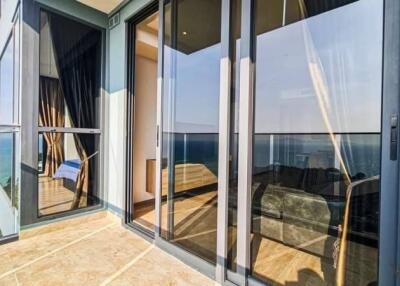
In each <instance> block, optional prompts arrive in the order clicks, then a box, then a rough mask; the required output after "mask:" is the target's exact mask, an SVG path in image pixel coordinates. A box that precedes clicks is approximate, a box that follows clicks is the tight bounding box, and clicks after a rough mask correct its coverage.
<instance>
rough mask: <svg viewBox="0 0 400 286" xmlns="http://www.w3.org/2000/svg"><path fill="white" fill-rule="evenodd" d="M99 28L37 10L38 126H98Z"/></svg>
mask: <svg viewBox="0 0 400 286" xmlns="http://www.w3.org/2000/svg"><path fill="white" fill-rule="evenodd" d="M101 70H102V69H101V32H100V31H99V30H96V29H94V28H92V27H90V26H87V25H84V24H81V23H78V22H76V21H73V20H70V19H68V18H65V17H62V16H59V15H57V14H53V13H50V12H41V30H40V81H39V84H40V93H39V95H40V102H39V111H40V117H39V126H43V127H67V128H68V127H74V128H99V126H100V125H99V122H100V120H99V110H100V77H101Z"/></svg>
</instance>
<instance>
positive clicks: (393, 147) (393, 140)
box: [390, 114, 399, 161]
mask: <svg viewBox="0 0 400 286" xmlns="http://www.w3.org/2000/svg"><path fill="white" fill-rule="evenodd" d="M398 126H399V119H398V116H397V114H393V115H392V117H391V118H390V160H392V161H396V160H397V141H398Z"/></svg>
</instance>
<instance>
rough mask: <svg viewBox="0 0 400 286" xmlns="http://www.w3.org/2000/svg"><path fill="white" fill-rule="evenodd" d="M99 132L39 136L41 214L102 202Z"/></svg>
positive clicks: (47, 133) (44, 134)
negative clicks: (100, 195)
mask: <svg viewBox="0 0 400 286" xmlns="http://www.w3.org/2000/svg"><path fill="white" fill-rule="evenodd" d="M99 140H100V136H99V135H93V134H73V133H50V132H45V133H42V134H41V135H40V136H39V152H38V154H39V160H38V161H39V164H38V170H39V173H40V174H39V181H38V183H39V187H38V190H39V206H38V208H39V216H43V215H49V214H54V213H60V212H65V211H69V210H73V209H78V208H84V207H89V206H94V205H97V204H98V203H99V185H98V182H99V178H98V176H99V175H98V174H99V163H100V154H99Z"/></svg>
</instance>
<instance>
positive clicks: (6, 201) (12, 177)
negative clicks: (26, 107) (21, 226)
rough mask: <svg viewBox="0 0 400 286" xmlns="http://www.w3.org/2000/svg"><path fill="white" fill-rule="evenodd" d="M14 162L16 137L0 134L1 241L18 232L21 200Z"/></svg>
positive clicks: (10, 134) (9, 134)
mask: <svg viewBox="0 0 400 286" xmlns="http://www.w3.org/2000/svg"><path fill="white" fill-rule="evenodd" d="M14 160H15V135H14V134H13V133H1V132H0V239H1V238H2V237H3V236H8V235H11V234H15V233H16V232H17V228H16V227H17V224H16V222H17V217H18V201H19V198H18V185H17V179H16V173H15V163H14Z"/></svg>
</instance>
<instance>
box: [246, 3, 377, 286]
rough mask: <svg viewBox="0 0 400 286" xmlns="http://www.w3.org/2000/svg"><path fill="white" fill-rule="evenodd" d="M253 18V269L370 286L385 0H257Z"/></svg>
mask: <svg viewBox="0 0 400 286" xmlns="http://www.w3.org/2000/svg"><path fill="white" fill-rule="evenodd" d="M317 2H318V3H317ZM254 17H255V18H254V29H255V38H254V44H255V47H256V52H255V65H256V67H255V77H256V80H255V97H254V98H255V104H254V133H253V134H254V135H253V163H252V166H253V180H252V194H251V205H250V206H249V207H251V239H250V241H249V243H250V245H249V247H250V259H251V260H250V272H251V275H252V276H253V277H255V278H257V279H259V280H261V281H263V282H266V283H268V284H271V285H285V284H287V283H293V284H299V285H311V284H312V285H360V286H361V285H376V284H377V281H378V256H379V247H378V242H379V211H380V187H379V186H380V173H381V172H380V165H381V139H380V136H381V106H382V104H381V102H382V76H381V74H382V49H383V38H382V37H383V34H382V31H383V1H376V0H359V1H354V0H353V1H350V0H349V1H321V2H319V1H283V0H282V1H266V0H255V1H254Z"/></svg>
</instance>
